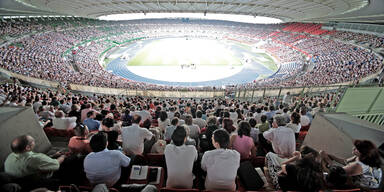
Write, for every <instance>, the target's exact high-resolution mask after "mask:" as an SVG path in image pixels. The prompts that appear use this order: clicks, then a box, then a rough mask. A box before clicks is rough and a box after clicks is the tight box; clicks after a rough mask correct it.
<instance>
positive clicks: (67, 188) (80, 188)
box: [59, 185, 119, 192]
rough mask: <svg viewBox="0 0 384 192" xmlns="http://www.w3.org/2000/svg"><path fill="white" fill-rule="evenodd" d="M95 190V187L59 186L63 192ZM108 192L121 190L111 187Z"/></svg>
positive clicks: (88, 191)
mask: <svg viewBox="0 0 384 192" xmlns="http://www.w3.org/2000/svg"><path fill="white" fill-rule="evenodd" d="M92 190H93V186H76V185H62V186H59V191H62V192H64V191H65V192H66V191H68V192H72V191H74V192H75V191H81V192H90V191H92ZM108 190H109V191H110V192H119V190H117V189H115V188H112V187H109V188H108Z"/></svg>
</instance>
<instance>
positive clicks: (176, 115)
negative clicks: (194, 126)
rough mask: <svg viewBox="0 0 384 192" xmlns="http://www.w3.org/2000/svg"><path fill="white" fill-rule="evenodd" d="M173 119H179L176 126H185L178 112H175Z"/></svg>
mask: <svg viewBox="0 0 384 192" xmlns="http://www.w3.org/2000/svg"><path fill="white" fill-rule="evenodd" d="M174 116H175V117H177V118H178V119H179V123H178V124H177V125H184V124H185V121H184V120H183V119H181V114H180V112H178V111H176V112H175V114H174Z"/></svg>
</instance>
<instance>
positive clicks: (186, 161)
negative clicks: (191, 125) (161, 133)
mask: <svg viewBox="0 0 384 192" xmlns="http://www.w3.org/2000/svg"><path fill="white" fill-rule="evenodd" d="M186 139H187V133H186V131H185V129H184V128H183V127H182V126H178V127H177V128H176V129H175V131H174V132H173V134H172V143H171V144H169V145H167V146H166V147H165V151H164V155H165V162H166V164H167V170H168V178H167V187H170V188H192V185H193V174H192V168H193V164H194V162H195V161H196V160H197V150H196V148H195V147H194V146H192V145H185V141H186Z"/></svg>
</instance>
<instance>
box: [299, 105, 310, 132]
mask: <svg viewBox="0 0 384 192" xmlns="http://www.w3.org/2000/svg"><path fill="white" fill-rule="evenodd" d="M300 114H301V117H300V123H301V126H303V127H306V126H309V125H310V124H311V120H310V119H309V117H308V116H307V109H306V108H305V106H303V107H301V109H300Z"/></svg>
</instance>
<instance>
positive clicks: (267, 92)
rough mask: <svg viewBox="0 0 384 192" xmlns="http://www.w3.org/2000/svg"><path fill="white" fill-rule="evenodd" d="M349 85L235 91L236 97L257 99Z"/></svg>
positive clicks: (334, 89)
mask: <svg viewBox="0 0 384 192" xmlns="http://www.w3.org/2000/svg"><path fill="white" fill-rule="evenodd" d="M347 87H348V85H331V86H318V87H277V88H273V87H267V88H252V89H251V88H242V89H237V90H236V91H235V96H234V98H236V99H239V100H244V101H252V102H253V101H255V100H257V99H258V98H264V97H277V98H281V97H283V96H284V95H285V94H286V93H288V92H290V94H291V95H309V96H310V95H314V94H317V93H325V92H336V91H337V92H341V91H344V90H345V89H346V88H347Z"/></svg>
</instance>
